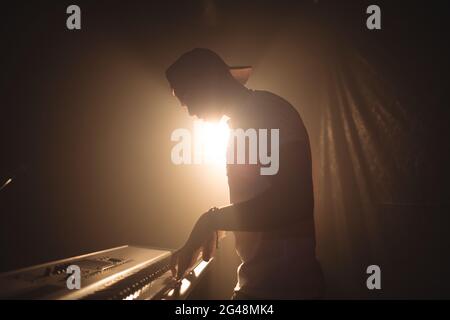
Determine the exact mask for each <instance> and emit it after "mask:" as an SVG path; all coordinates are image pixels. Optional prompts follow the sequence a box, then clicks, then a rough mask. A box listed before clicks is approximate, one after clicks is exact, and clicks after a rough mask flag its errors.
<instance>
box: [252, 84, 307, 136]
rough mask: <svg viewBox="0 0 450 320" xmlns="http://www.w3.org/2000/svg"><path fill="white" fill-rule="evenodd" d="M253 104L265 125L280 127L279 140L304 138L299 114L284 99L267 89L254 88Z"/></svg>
mask: <svg viewBox="0 0 450 320" xmlns="http://www.w3.org/2000/svg"><path fill="white" fill-rule="evenodd" d="M254 105H255V108H256V109H257V110H258V111H259V116H260V117H261V120H262V122H264V125H265V127H267V128H273V129H280V138H281V141H280V142H287V141H292V140H304V139H305V138H306V135H307V133H306V129H305V126H304V124H303V121H302V118H301V116H300V114H299V113H298V111H297V110H296V109H295V108H294V106H293V105H292V104H291V103H289V102H288V101H287V100H286V99H284V98H282V97H280V96H279V95H277V94H274V93H272V92H269V91H262V90H255V91H254Z"/></svg>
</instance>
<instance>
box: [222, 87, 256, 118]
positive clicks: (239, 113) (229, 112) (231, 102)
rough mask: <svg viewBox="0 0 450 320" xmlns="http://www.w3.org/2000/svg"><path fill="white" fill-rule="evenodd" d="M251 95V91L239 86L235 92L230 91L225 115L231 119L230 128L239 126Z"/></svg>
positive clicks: (234, 89)
mask: <svg viewBox="0 0 450 320" xmlns="http://www.w3.org/2000/svg"><path fill="white" fill-rule="evenodd" d="M250 94H251V90H249V89H247V88H246V87H244V86H242V85H237V86H236V87H235V88H233V90H230V93H229V95H228V98H229V99H228V102H227V104H226V111H225V115H226V116H227V117H229V118H230V121H229V124H230V126H232V127H234V126H235V125H238V123H239V119H240V118H241V117H243V116H244V114H245V112H246V109H247V101H248V98H249V97H250Z"/></svg>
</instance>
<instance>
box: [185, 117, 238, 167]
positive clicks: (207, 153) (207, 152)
mask: <svg viewBox="0 0 450 320" xmlns="http://www.w3.org/2000/svg"><path fill="white" fill-rule="evenodd" d="M229 135H230V129H229V127H228V124H227V122H226V119H225V118H223V119H222V120H221V121H219V122H206V121H202V120H196V121H195V123H194V137H195V138H194V139H195V146H196V148H195V149H196V150H195V152H196V153H200V154H198V156H200V157H201V159H202V160H203V163H205V164H216V165H220V166H224V165H225V164H226V150H227V144H228V138H229Z"/></svg>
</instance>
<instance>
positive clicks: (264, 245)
mask: <svg viewBox="0 0 450 320" xmlns="http://www.w3.org/2000/svg"><path fill="white" fill-rule="evenodd" d="M243 109H244V110H245V113H244V114H243V115H242V116H241V118H240V119H238V120H237V121H233V122H232V123H231V126H232V127H234V128H235V129H237V128H241V129H244V130H246V129H250V128H253V129H256V130H259V129H267V130H268V132H269V133H270V129H279V139H280V140H279V147H280V148H279V150H280V163H279V166H280V171H279V175H278V176H265V175H261V172H260V168H261V166H260V165H259V164H256V165H252V164H228V166H227V174H228V184H229V189H230V201H231V203H233V204H234V203H239V202H243V201H247V200H249V199H252V198H254V197H255V196H256V195H258V194H261V193H262V192H264V191H266V190H269V189H271V187H272V189H273V190H275V192H280V193H283V192H285V193H289V194H290V195H291V196H290V197H289V198H306V199H307V200H308V201H311V203H313V185H312V176H311V152H310V146H309V139H308V134H307V132H306V129H305V127H304V125H303V122H302V120H301V118H300V116H299V114H298V113H297V111H296V110H295V109H294V108H293V107H292V106H291V105H290V104H289V103H288V102H287V101H285V100H283V99H282V98H280V97H278V96H276V95H274V94H272V93H269V92H265V91H252V92H251V94H250V96H249V98H248V99H247V100H246V102H245V107H244V108H243ZM232 120H233V119H232ZM297 159H302V160H300V161H297ZM290 172H292V174H294V175H295V177H290V178H291V179H285V177H287V176H289V173H290ZM286 173H287V174H286ZM292 178H294V179H293V180H297V181H298V182H299V183H300V185H301V188H298V187H297V186H298V185H297V184H295V185H293V184H292V183H291V182H290V181H292ZM275 186H279V188H276V187H275ZM277 189H278V190H277ZM280 189H282V190H280ZM274 197H277V195H276V194H274ZM277 209H279V210H280V211H286V210H288V211H290V212H291V213H292V214H293V215H296V214H299V215H302V223H301V225H292V226H288V227H283V228H280V229H279V230H276V231H269V232H234V234H235V239H236V250H237V253H238V255H239V256H240V258H241V260H242V264H241V265H240V266H239V269H238V284H237V286H236V288H235V290H236V291H237V292H239V293H241V294H244V295H246V296H248V297H252V298H291V299H297V298H310V297H318V296H320V295H321V290H322V281H323V280H322V273H321V270H320V266H319V264H318V262H317V260H316V257H315V235H314V218H313V206H311V209H310V210H308V211H309V212H298V213H297V212H296V209H297V208H296V207H294V206H293V205H292V203H291V202H290V201H286V202H285V203H284V204H283V205H282V206H281V207H279V208H277ZM277 215H278V212H273V219H274V221H275V220H276V219H277Z"/></svg>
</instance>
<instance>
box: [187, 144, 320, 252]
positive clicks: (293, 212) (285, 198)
mask: <svg viewBox="0 0 450 320" xmlns="http://www.w3.org/2000/svg"><path fill="white" fill-rule="evenodd" d="M270 184H271V185H270V187H269V188H268V189H267V190H266V191H264V192H262V193H261V194H259V195H257V196H256V197H254V198H252V199H250V200H247V201H243V202H239V203H235V204H232V205H229V206H226V207H222V208H220V209H218V210H215V211H208V212H207V213H205V214H203V215H202V216H201V217H200V218H199V220H198V221H197V223H196V224H195V226H194V228H193V230H192V232H191V235H190V237H189V240H188V242H187V245H188V246H192V247H198V246H200V245H201V243H202V242H203V241H204V239H205V237H207V236H208V235H209V234H210V233H211V232H213V231H216V230H226V231H252V232H257V231H277V230H280V229H284V228H293V229H296V228H299V227H301V226H302V225H303V224H305V223H309V224H311V223H312V218H313V209H314V197H313V186H312V177H311V159H310V151H309V146H308V145H307V144H306V142H302V141H296V142H292V143H288V144H285V145H282V146H281V147H280V168H279V171H278V173H277V174H276V175H274V176H270Z"/></svg>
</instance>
